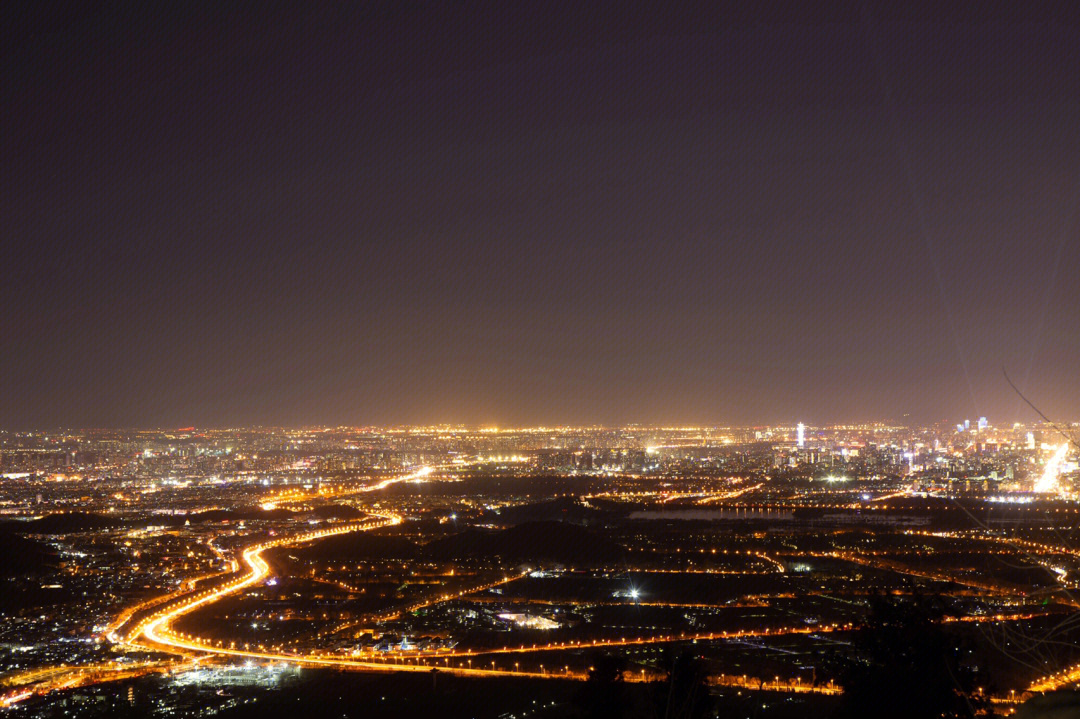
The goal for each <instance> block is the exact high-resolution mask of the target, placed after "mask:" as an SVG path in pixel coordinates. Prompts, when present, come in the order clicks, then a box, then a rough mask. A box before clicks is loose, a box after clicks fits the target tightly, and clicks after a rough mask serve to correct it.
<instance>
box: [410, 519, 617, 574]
mask: <svg viewBox="0 0 1080 719" xmlns="http://www.w3.org/2000/svg"><path fill="white" fill-rule="evenodd" d="M421 554H422V556H424V557H426V558H428V559H433V560H451V559H496V558H497V559H502V560H506V561H522V562H558V563H560V564H568V565H571V566H574V565H585V564H594V565H595V564H606V563H609V562H617V561H619V560H620V559H622V557H623V548H622V547H620V546H619V545H617V544H615V543H613V542H610V541H608V540H607V539H605V538H604V537H602V536H600V535H599V534H597V533H595V532H592V531H590V530H588V529H585V528H584V527H580V526H578V525H576V524H569V523H567V522H526V523H525V524H519V525H517V526H515V527H511V528H510V529H503V530H498V531H490V530H482V529H469V530H466V531H464V532H461V533H460V534H455V535H453V536H451V537H447V538H445V539H438V540H436V541H434V542H430V543H428V544H426V545H424V548H423V550H421Z"/></svg>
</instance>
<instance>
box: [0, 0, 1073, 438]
mask: <svg viewBox="0 0 1080 719" xmlns="http://www.w3.org/2000/svg"><path fill="white" fill-rule="evenodd" d="M906 4H908V5H918V4H920V3H906ZM158 5H159V3H140V4H132V5H113V6H109V7H108V8H107V9H100V10H99V9H93V10H89V9H86V8H85V7H83V4H81V3H75V4H72V5H71V6H69V7H66V6H64V5H62V4H50V5H49V7H48V8H46V9H41V8H40V7H36V8H33V6H31V7H32V8H33V9H29V10H25V11H21V12H16V13H15V14H13V15H5V16H4V22H3V25H4V27H5V30H4V31H3V32H4V39H3V50H2V52H3V79H2V81H0V88H2V89H0V92H2V96H0V113H2V127H3V132H2V133H0V146H2V153H3V157H2V163H0V177H2V180H0V183H2V185H0V187H2V193H0V219H2V224H0V227H2V231H3V234H4V237H5V240H4V243H3V250H2V254H0V267H2V271H3V281H2V283H0V294H2V301H3V305H2V317H0V346H2V362H3V364H2V373H0V426H2V427H5V428H8V429H14V428H51V427H56V426H65V427H106V426H125V427H130V426H174V427H175V426H185V425H198V426H236V425H240V424H275V425H280V424H289V425H299V424H305V425H307V424H339V423H341V424H368V423H429V422H431V423H434V422H462V423H469V424H498V425H501V426H511V425H524V424H538V423H547V424H555V423H604V424H621V423H633V422H638V423H646V424H653V423H657V424H661V423H687V424H689V423H716V424H728V423H739V424H763V423H769V422H788V421H797V420H802V421H805V422H807V423H810V424H815V423H828V422H837V421H863V420H895V419H899V418H901V417H902V416H903V415H905V414H910V415H911V418H912V419H913V420H916V421H938V420H950V421H953V422H955V421H960V420H962V419H963V418H964V417H970V418H972V419H974V418H976V417H977V416H979V415H987V416H988V417H989V418H990V420H991V422H992V423H1005V422H1011V421H1013V420H1030V419H1033V418H1034V414H1033V413H1032V412H1031V411H1030V410H1029V409H1027V408H1026V407H1025V406H1024V405H1023V403H1022V402H1021V401H1020V400H1019V399H1018V398H1017V396H1016V394H1015V393H1014V392H1013V390H1012V389H1011V388H1010V387H1009V386H1008V384H1007V383H1006V381H1005V379H1004V377H1003V376H1002V368H1003V367H1005V368H1007V369H1008V371H1009V374H1010V375H1011V376H1012V377H1013V379H1014V380H1015V381H1016V383H1017V384H1018V385H1019V386H1020V387H1021V388H1022V389H1024V390H1025V391H1026V392H1027V393H1028V394H1029V395H1030V397H1031V399H1032V400H1033V401H1035V402H1036V403H1037V404H1039V405H1040V407H1042V408H1043V409H1044V410H1045V411H1046V412H1047V413H1048V414H1051V415H1052V416H1054V417H1055V418H1057V419H1062V420H1076V419H1080V411H1078V410H1080V282H1078V277H1077V269H1078V268H1080V246H1078V244H1080V243H1078V239H1080V208H1078V205H1080V23H1078V15H1077V14H1076V12H1075V11H1074V14H1069V10H1070V8H1071V7H1072V5H1073V3H1061V4H1060V5H1045V4H1039V3H1002V4H1000V5H998V4H995V3H990V2H978V3H972V4H971V5H962V4H950V8H949V9H948V10H947V11H935V12H933V13H927V12H921V11H920V12H916V11H911V10H899V9H897V8H896V7H892V6H882V5H879V4H875V3H853V4H850V5H839V4H838V5H834V6H832V7H830V8H828V9H822V8H823V4H822V3H815V2H797V3H791V4H787V5H778V4H768V3H765V4H759V3H744V5H745V6H747V7H744V8H742V9H740V10H732V9H730V8H725V7H722V6H721V5H720V4H715V5H710V6H709V7H710V9H709V10H707V11H704V12H689V11H685V12H681V13H679V14H672V15H669V14H667V13H666V12H662V11H661V10H659V9H657V10H652V11H642V10H640V9H639V7H638V4H637V3H630V2H620V3H612V4H607V5H605V4H595V3H566V4H547V3H536V4H533V3H517V2H495V3H491V4H489V5H478V4H471V3H407V2H385V3H356V4H355V5H352V4H343V5H341V6H319V7H317V8H316V7H308V6H306V4H303V3H298V4H297V5H295V6H291V7H290V6H284V5H280V6H279V5H276V4H272V3H254V4H250V5H245V6H228V7H224V8H222V9H217V10H208V9H206V8H200V9H199V10H197V11H196V10H191V9H187V10H177V11H170V12H162V11H160V10H159V9H157V6H158ZM207 5H208V7H216V4H213V5H211V4H207ZM663 5H667V4H666V3H664V4H663ZM681 7H684V8H685V6H681ZM5 12H8V11H5Z"/></svg>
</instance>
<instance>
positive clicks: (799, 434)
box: [795, 422, 806, 449]
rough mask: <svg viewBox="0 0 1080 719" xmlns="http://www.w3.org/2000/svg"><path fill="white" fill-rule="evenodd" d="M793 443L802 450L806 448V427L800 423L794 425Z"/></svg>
mask: <svg viewBox="0 0 1080 719" xmlns="http://www.w3.org/2000/svg"><path fill="white" fill-rule="evenodd" d="M795 443H796V444H797V445H798V446H799V449H802V448H803V447H805V446H806V425H805V424H803V423H802V422H799V424H797V425H795Z"/></svg>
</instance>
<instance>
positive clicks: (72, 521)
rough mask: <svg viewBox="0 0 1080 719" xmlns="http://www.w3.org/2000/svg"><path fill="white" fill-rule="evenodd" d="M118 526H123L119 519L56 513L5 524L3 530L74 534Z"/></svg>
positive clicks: (79, 513)
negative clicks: (27, 520)
mask: <svg viewBox="0 0 1080 719" xmlns="http://www.w3.org/2000/svg"><path fill="white" fill-rule="evenodd" d="M120 526H123V522H121V521H120V520H119V519H113V518H111V517H105V516H102V515H100V514H91V513H89V512H57V513H56V514H47V515H45V516H44V517H41V518H40V519H33V520H30V521H29V522H24V521H11V522H5V523H4V527H3V529H4V530H5V531H6V532H14V533H18V534H74V533H77V532H96V531H98V530H101V529H111V528H114V527H120Z"/></svg>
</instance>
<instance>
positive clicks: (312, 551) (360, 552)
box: [289, 532, 420, 562]
mask: <svg viewBox="0 0 1080 719" xmlns="http://www.w3.org/2000/svg"><path fill="white" fill-rule="evenodd" d="M419 550H420V548H419V547H418V546H417V545H416V544H414V543H413V542H411V541H409V540H408V539H405V538H404V537H394V536H385V535H381V534H375V533H373V532H351V533H349V534H339V535H337V536H334V537H327V538H326V539H322V540H319V541H318V542H315V543H314V544H312V545H310V546H307V547H302V548H299V549H290V550H289V553H290V554H294V555H297V556H302V557H304V558H305V559H310V560H314V561H334V562H337V561H342V562H348V561H350V560H370V559H414V558H416V557H417V556H418V555H419V553H420V552H419Z"/></svg>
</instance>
